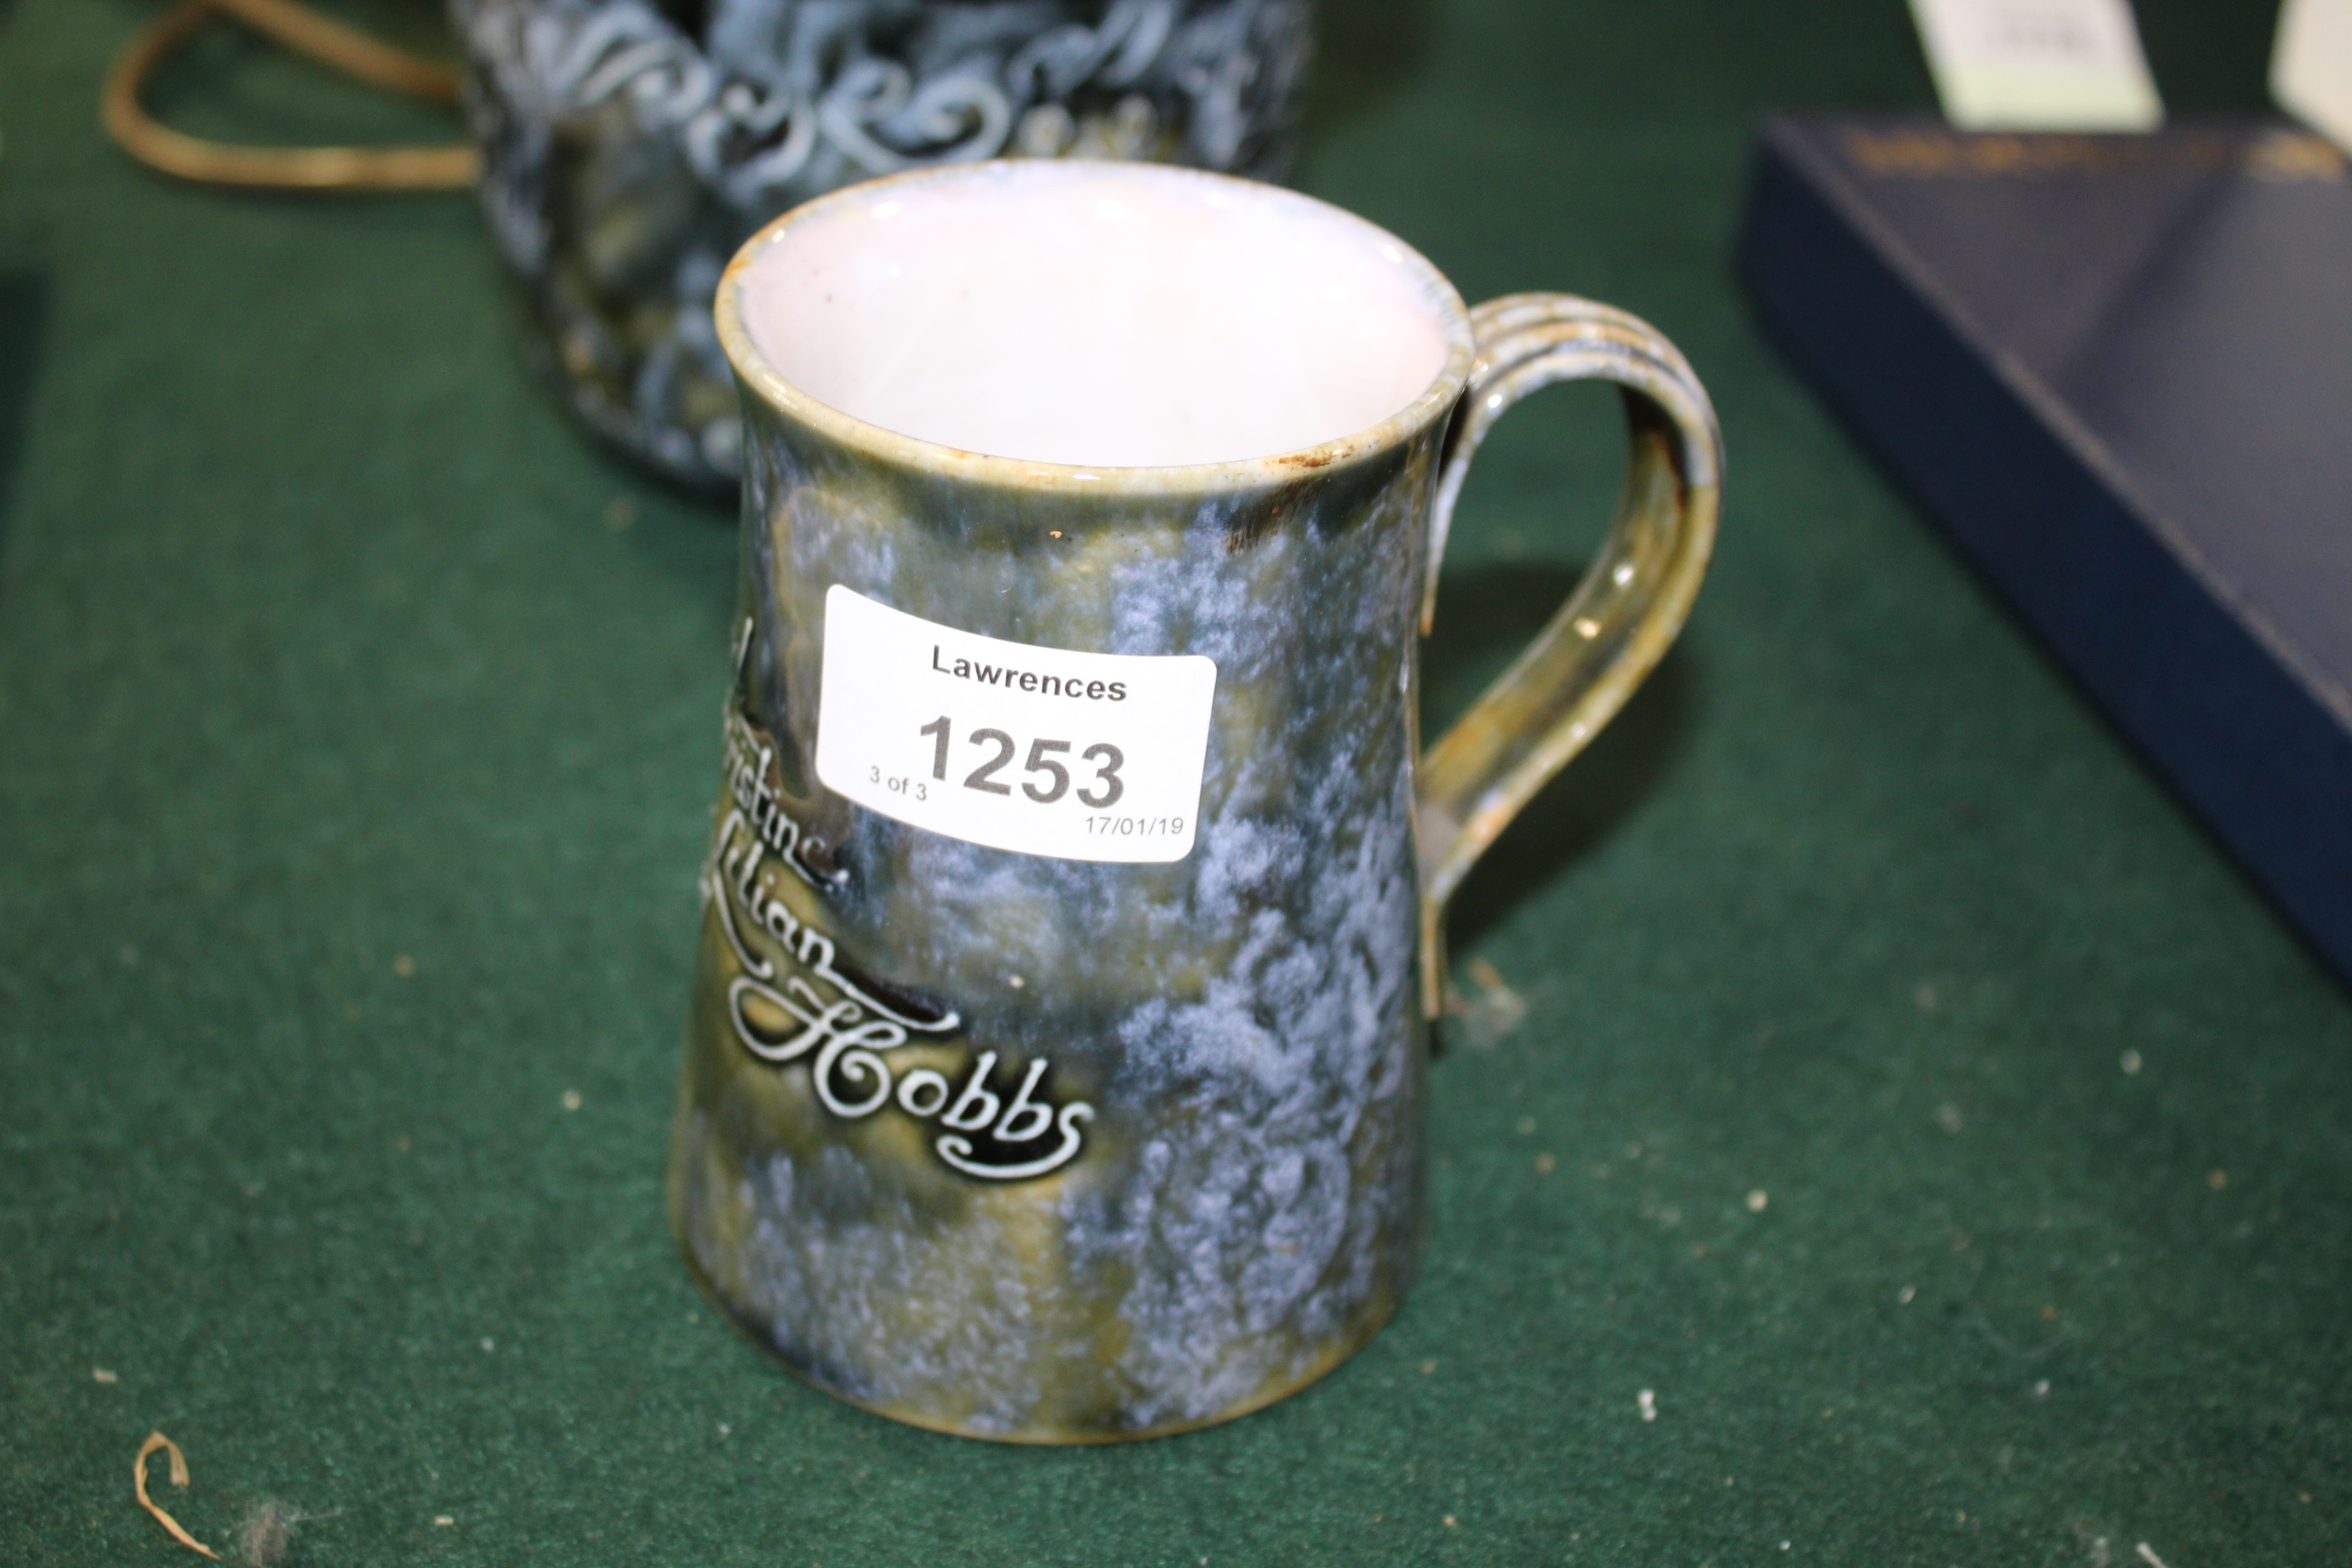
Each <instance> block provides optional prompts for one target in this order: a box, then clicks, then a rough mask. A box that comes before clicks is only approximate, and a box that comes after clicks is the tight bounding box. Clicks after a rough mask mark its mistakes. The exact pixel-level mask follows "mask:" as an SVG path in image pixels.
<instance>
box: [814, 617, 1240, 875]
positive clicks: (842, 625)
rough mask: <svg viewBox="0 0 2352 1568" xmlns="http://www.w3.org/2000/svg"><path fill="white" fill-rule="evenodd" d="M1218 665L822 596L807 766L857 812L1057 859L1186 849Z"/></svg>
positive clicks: (1137, 857) (1139, 857)
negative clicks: (1002, 636) (999, 634)
mask: <svg viewBox="0 0 2352 1568" xmlns="http://www.w3.org/2000/svg"><path fill="white" fill-rule="evenodd" d="M1216 689H1217V666H1216V662H1215V661H1214V660H1213V659H1209V658H1202V657H1201V656H1200V655H1198V654H1177V655H1171V656H1165V657H1137V656H1134V655H1130V654H1115V653H1078V652H1075V651H1073V650H1071V649H1068V648H1058V647H1033V646H1031V645H1029V644H1027V643H1017V642H1003V641H1000V640H999V639H997V638H995V637H976V636H974V635H973V634H971V633H970V632H961V631H958V630H956V629H955V628H954V627H953V626H940V625H939V624H938V623H936V622H933V621H927V620H924V619H923V618H922V617H920V616H909V615H906V614H904V613H902V612H900V611H898V610H894V609H891V608H890V607H889V606H888V605H877V604H876V603H875V602H874V601H873V600H871V599H869V598H867V597H866V596H865V595H862V594H859V593H856V592H855V591H854V590H852V589H848V588H845V587H842V586H841V585H839V584H835V585H834V586H833V587H832V588H831V589H829V590H828V591H827V592H826V594H825V596H824V679H823V683H822V688H821V689H820V692H819V694H818V698H817V728H816V773H817V777H818V778H820V779H822V780H823V781H824V786H825V787H826V788H827V789H830V790H832V791H833V792H834V793H835V794H836V795H846V796H848V797H849V798H850V799H851V800H854V801H856V803H857V804H858V805H862V806H865V807H866V809H868V810H869V811H878V812H880V813H881V814H882V815H883V816H891V817H896V818H898V820H899V821H900V822H907V823H912V824H913V825H914V826H917V827H924V828H929V830H930V831H931V832H933V833H943V834H945V835H947V836H948V837H950V838H961V839H963V840H965V841H966V842H967V843H971V844H984V845H986V846H988V847H990V848H992V849H1010V850H1013V851H1015V852H1017V853H1019V854H1023V855H1049V856H1053V857H1055V858H1058V859H1064V860H1117V861H1126V862H1137V861H1150V860H1181V859H1182V858H1184V857H1185V856H1187V855H1189V854H1191V853H1192V833H1193V828H1194V826H1195V818H1196V814H1197V813H1198V811H1199V809H1200V804H1201V773H1202V766H1203V765H1204V763H1205V761H1206V759H1207V754H1208V747H1209V709H1210V704H1211V702H1212V701H1213V699H1214V698H1215V695H1216Z"/></svg>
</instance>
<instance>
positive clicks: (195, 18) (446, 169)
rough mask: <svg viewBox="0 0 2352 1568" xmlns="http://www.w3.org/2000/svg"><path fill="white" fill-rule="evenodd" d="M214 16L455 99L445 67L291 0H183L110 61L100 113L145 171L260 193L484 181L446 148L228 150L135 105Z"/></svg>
mask: <svg viewBox="0 0 2352 1568" xmlns="http://www.w3.org/2000/svg"><path fill="white" fill-rule="evenodd" d="M215 13H219V14H224V15H227V16H234V17H236V19H237V20H238V21H241V22H243V23H245V24H246V25H247V26H250V27H252V28H253V29H254V30H255V31H257V32H258V33H261V34H263V35H264V36H265V37H270V38H274V39H276V40H277V41H278V43H280V44H283V45H285V46H286V47H288V48H290V49H292V50H294V51H295V52H296V53H298V54H301V55H306V56H308V57H309V58H311V59H314V60H317V61H318V62H319V63H320V64H321V65H325V66H327V67H329V68H332V69H335V70H339V71H341V72H343V73H344V74H346V75H348V76H352V77H356V78H358V79H360V80H362V81H365V82H368V83H371V84H372V85H373V86H376V87H381V88H385V89H389V90H391V91H394V92H404V93H409V94H413V95H415V96H416V97H419V98H432V99H438V100H445V101H446V100H451V99H454V98H455V97H456V96H457V71H455V70H454V69H452V68H449V67H447V66H445V65H441V64H438V63H437V62H436V61H433V60H428V59H425V58H423V57H421V56H417V55H412V54H410V53H409V52H408V51H406V50H405V49H396V48H394V47H392V46H391V45H389V44H383V43H379V42H377V41H376V40H375V39H373V38H371V37H368V36H367V35H366V34H364V33H360V32H355V31H353V30H352V28H349V27H346V26H343V25H342V24H341V23H340V22H334V21H331V20H329V19H328V18H326V17H324V16H320V15H319V14H318V13H316V12H315V11H312V10H310V9H309V8H308V7H307V6H304V5H299V4H297V0H182V4H181V5H178V6H176V7H174V8H173V10H171V11H168V12H166V13H165V14H164V15H163V16H161V17H159V18H157V19H156V20H155V21H154V22H153V23H152V24H151V25H150V26H148V27H147V28H146V29H145V30H144V31H142V33H140V34H139V36H138V37H134V38H133V39H131V42H130V44H129V45H128V46H126V47H124V49H123V51H122V53H121V55H119V56H118V57H116V58H115V62H114V68H113V69H112V70H110V72H108V73H107V79H106V88H105V91H104V93H103V95H102V96H101V97H100V106H99V112H100V119H101V120H103V121H105V124H106V130H107V133H108V134H109V135H110V136H112V137H113V138H114V140H115V143H116V144H117V145H118V146H120V147H121V149H122V150H123V151H124V152H126V153H130V154H131V156H132V157H134V158H136V159H138V160H139V161H140V162H141V163H145V164H147V165H148V166H149V167H151V168H154V169H160V170H162V171H163V173H165V174H175V175H177V176H179V177H180V178H181V179H184V180H194V181H196V182H198V183H200V184H212V185H243V186H247V187H251V188H257V189H264V190H314V191H338V190H341V191H417V190H457V189H461V188H463V187H465V186H467V185H470V184H474V183H475V181H477V180H478V179H479V178H480V177H481V168H482V161H481V155H480V154H479V153H477V152H475V151H474V149H473V148H471V147H469V146H467V145H465V144H463V143H454V144H452V145H450V146H446V147H234V146H228V145H225V144H224V143H221V142H206V141H203V140H200V139H199V138H196V137H194V136H188V135H184V134H182V133H181V132H177V131H174V130H173V129H171V128H170V127H169V126H166V125H163V124H159V123H158V122H157V121H155V120H154V119H152V117H151V116H150V115H149V114H148V113H147V111H146V110H145V109H143V108H142V107H141V105H140V102H139V89H141V88H142V87H144V86H145V85H146V83H147V79H148V78H149V77H151V76H152V75H153V74H154V71H155V69H156V68H157V67H158V66H160V65H161V64H162V63H163V61H164V60H166V59H168V58H171V56H172V55H173V54H175V53H177V52H178V51H179V50H180V49H181V48H182V47H185V45H186V44H187V42H188V40H189V39H190V38H192V37H194V36H195V34H196V33H197V32H198V31H199V30H200V29H201V28H202V27H203V26H204V25H205V23H206V22H208V21H210V20H211V19H212V17H213V16H214V15H215Z"/></svg>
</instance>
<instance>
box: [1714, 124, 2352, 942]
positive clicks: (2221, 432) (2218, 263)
mask: <svg viewBox="0 0 2352 1568" xmlns="http://www.w3.org/2000/svg"><path fill="white" fill-rule="evenodd" d="M1738 266H1739V270H1740V273H1741V275H1742V277H1743V278H1744V279H1745V280H1746V281H1747V283H1748V288H1749V289H1750V290H1751V291H1752V292H1753V295H1754V298H1755V300H1756V302H1757V305H1758V308H1759V310H1760V312H1761V314H1762V317H1763V320H1764V322H1765V325H1766V329H1767V331H1769V333H1770V335H1771V336H1772V337H1773V339H1774V340H1775V341H1776V342H1778V344H1779V345H1780V348H1781V350H1782V351H1783V352H1784V353H1786V355H1787V356H1788V358H1789V359H1790V361H1791V362H1792V363H1794V364H1795V365H1796V367H1797V368H1798V370H1799V371H1800V373H1801V374H1803V375H1804V376H1805V377H1806V378H1807V379H1809V380H1810V381H1811V383H1812V384H1813V385H1814V386H1815V387H1816V388H1817V389H1818V390H1819V391H1820V392H1821V393H1822V395H1823V396H1824V397H1825V398H1827V400H1828V401H1829V402H1830V403H1831V405H1832V406H1834V407H1835V408H1836V410H1837V411H1838V412H1839V414H1840V415H1842V416H1843V417H1844V418H1845V419H1846V420H1847V421H1848V422H1850V423H1851V425H1852V426H1853V427H1854V428H1855V429H1856V430H1857V431H1859V432H1860V434H1861V435H1862V436H1863V437H1864V439H1865V440H1866V441H1867V442H1868V443H1869V444H1870V445H1871V446H1872V447H1874V448H1876V450H1877V452H1878V453H1879V455H1880V456H1881V457H1882V458H1884V459H1885V462H1886V463H1887V464H1888V465H1889V466H1890V467H1891V468H1893V469H1894V471H1895V473H1896V474H1897V475H1898V476H1899V477H1900V478H1901V479H1903V480H1904V481H1905V482H1906V484H1907V485H1908V486H1909V487H1910V488H1911V489H1912V490H1913V492H1914V493H1915V494H1916V496H1917V497H1918V499H1919V500H1921V501H1922V502H1923V503H1924V505H1925V507H1926V510H1927V513H1928V515H1929V516H1930V517H1931V518H1932V519H1934V521H1936V522H1937V524H1938V525H1940V526H1941V528H1942V529H1943V530H1944V531H1945V532H1946V533H1947V534H1948V535H1949V537H1950V538H1951V540H1952V541H1953V542H1954V543H1956V544H1957V545H1958V547H1959V549H1960V551H1961V552H1963V553H1964V554H1965V555H1966V556H1967V557H1968V558H1969V560H1970V561H1971V562H1972V563H1974V564H1975V565H1976V566H1977V567H1978V569H1979V571H1981V572H1982V574H1984V575H1985V576H1986V577H1987V578H1988V579H1990V582H1991V583H1992V584H1994V585H1995V586H1996V587H1997V588H1998V589H1999V590H2000V593H2001V594H2002V595H2005V596H2006V597H2007V599H2008V601H2009V602H2010V604H2011V605H2012V606H2014V608H2015V609H2016V611H2017V612H2018V614H2019V615H2021V616H2022V617H2023V618H2024V619H2025V620H2026V621H2027V622H2028V623H2029V624H2030V625H2031V626H2032V627H2033V628H2034V630H2035V631H2036V632H2038V633H2039V634H2040V636H2041V637H2042V639H2043V640H2044V641H2045V642H2046V643H2047V644H2048V646H2049V647H2050V648H2051V650H2052V651H2053V653H2055V654H2056V656H2057V657H2058V658H2059V659H2060V660H2061V661H2062V662H2063V664H2065V666H2066V667H2067V668H2069V669H2071V670H2072V671H2073V672H2074V676H2075V677H2076V678H2077V679H2079V680H2080V681H2081V682H2082V683H2083V685H2084V688H2085V689H2087V690H2088V691H2089V692H2090V694H2091V696H2092V697H2093V698H2094V699H2095V700H2096V701H2097V702H2098V704H2099V705H2100V706H2101V707H2102V708H2104V709H2105V710H2106V712H2107V713H2108V715H2109V716H2110V717H2111V718H2112V719H2113V720H2114V721H2115V722H2116V725H2117V726H2118V727H2119V728H2120V729H2121V730H2122V731H2124V733H2125V734H2126V736H2128V737H2129V738H2130V739H2131V741H2132V742H2134V743H2135V744H2136V745H2137V747H2138V748H2139V750H2140V751H2141V752H2143V753H2145V755H2146V756H2147V758H2148V760H2149V761H2150V762H2152V763H2154V764H2155V766H2156V767H2157V769H2158V772H2160V773H2162V774H2163V775H2164V776H2165V777H2166V778H2167V779H2168V780H2169V781H2170V783H2171V784H2172V785H2173V787H2174V788H2175V789H2176V790H2177V791H2178V792H2179V795H2181V797H2182V798H2183V799H2185V800H2186V801H2187V802H2188V803H2189V805H2190V806H2191V807H2192V808H2193V809H2194V810H2195V811H2196V812H2197V814H2198V815H2199V816H2201V817H2203V818H2204V820H2205V821H2206V822H2207V823H2208V824H2210V826H2211V827H2212V829H2213V831H2214V832H2215V833H2216V834H2218V835H2219V836H2220V837H2221V840H2222V841H2223V842H2224V843H2225V844H2226V845H2228V847H2230V849H2231V851H2232V852H2233V853H2234V854H2235V855H2236V856H2237V858H2239V859H2240V860H2241V861H2242V863H2243V864H2244V865H2245V866H2246V868H2248V869H2249V870H2251V871H2252V874H2253V876H2254V877H2255V879H2257V880H2258V881H2260V882H2261V883H2262V885H2263V887H2264V888H2266V889H2268V890H2269V892H2270V894H2271V896H2272V897H2273V899H2274V900H2276V901H2277V903H2278V905H2279V907H2280V908H2281V909H2282V910H2284V911H2285V913H2286V914H2287V915H2288V917H2289V918H2290V919H2291V920H2292V921H2294V923H2295V924H2296V925H2297V926H2298V927H2300V928H2301V930H2302V931H2303V932H2304V933H2305V936H2306V937H2307V938H2308V939H2309V940H2310V942H2312V943H2313V945H2314V946H2315V948H2317V949H2318V951H2319V952H2320V953H2321V954H2322V956H2323V957H2324V958H2325V959H2326V961H2327V962H2328V963H2330V964H2331V965H2332V966H2333V967H2334V968H2335V969H2336V972H2337V973H2338V974H2340V975H2342V976H2344V977H2345V978H2346V979H2347V981H2352V175H2347V168H2346V163H2345V160H2344V158H2343V156H2342V155H2341V154H2340V153H2337V152H2336V150H2335V149H2334V148H2333V147H2331V146H2329V145H2328V144H2327V143H2326V142H2322V141H2320V140H2318V139H2317V138H2315V137H2312V136H2309V135H2306V134H2305V133H2303V132H2299V131H2296V130H2294V129H2293V128H2291V127H2289V126H2287V125H2285V124H2284V123H2281V122H2276V121H2214V122H2208V123H2195V122H2191V123H2189V124H2186V125H2182V126H2179V127H2177V128H2173V129H2168V130H2166V131H2163V132H2156V133H2153V134H2150V135H2145V136H2082V135H2032V136H2025V135H1987V134H1969V133H1963V132H1954V131H1951V130H1949V129H1948V128H1947V127H1945V126H1944V125H1943V124H1942V123H1941V122H1940V121H1933V120H1924V119H1916V118H1885V117H1870V118H1863V117H1811V116H1809V117H1801V118H1799V117H1785V118H1776V119H1773V120H1770V121H1767V122H1766V124H1765V125H1764V127H1763V130H1762V132H1761V134H1760V137H1759V148H1758V156H1757V161H1756V166H1755V171H1754V174H1753V181H1752V184H1751V186H1750V190H1749V195H1748V211H1747V215H1746V217H1745V220H1744V223H1743V226H1742V233H1741V237H1740V243H1739V259H1738Z"/></svg>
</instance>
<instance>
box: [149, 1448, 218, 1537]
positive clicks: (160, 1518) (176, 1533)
mask: <svg viewBox="0 0 2352 1568" xmlns="http://www.w3.org/2000/svg"><path fill="white" fill-rule="evenodd" d="M158 1448H161V1449H163V1451H164V1452H166V1453H168V1454H169V1455H171V1457H172V1484H173V1486H175V1487H184V1486H186V1485H187V1484H188V1461H187V1460H186V1459H184V1458H181V1457H180V1446H179V1445H178V1444H177V1443H174V1442H173V1441H172V1439H170V1438H169V1437H166V1436H163V1434H162V1433H161V1432H150V1433H148V1434H147V1440H146V1441H145V1442H144V1443H142V1444H140V1445H139V1457H138V1458H135V1459H133V1460H131V1490H132V1491H133V1492H135V1493H137V1494H138V1498H139V1506H140V1507H141V1508H143V1509H145V1510H147V1511H148V1512H149V1513H152V1514H153V1515H154V1516H155V1522H156V1523H158V1524H160V1525H162V1526H163V1528H164V1529H166V1530H168V1531H171V1532H172V1539H173V1540H174V1541H176V1542H179V1543H180V1544H181V1545H183V1546H184V1547H186V1548H187V1549H188V1550H189V1551H191V1552H203V1553H204V1554H205V1556H207V1557H209V1558H211V1559H212V1560H213V1561H214V1562H215V1563H217V1562H219V1561H220V1553H219V1552H215V1551H214V1550H213V1549H212V1548H211V1547H209V1546H206V1545H205V1543H204V1542H201V1541H198V1540H197V1539H196V1538H195V1537H194V1536H193V1535H190V1534H189V1533H188V1532H187V1531H184V1530H182V1529H181V1528H180V1521H178V1520H176V1519H173V1517H172V1516H171V1515H170V1514H168V1513H165V1512H164V1511H163V1510H162V1509H160V1508H157V1507H156V1506H155V1500H154V1499H153V1498H151V1497H149V1496H148V1495H147V1456H148V1455H150V1454H152V1453H153V1452H154V1451H155V1450H156V1449H158Z"/></svg>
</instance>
